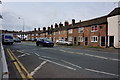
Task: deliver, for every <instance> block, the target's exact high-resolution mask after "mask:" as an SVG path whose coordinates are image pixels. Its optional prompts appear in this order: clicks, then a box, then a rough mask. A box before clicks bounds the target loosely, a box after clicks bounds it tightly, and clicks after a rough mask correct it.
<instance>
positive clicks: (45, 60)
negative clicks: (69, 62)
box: [39, 57, 76, 70]
mask: <svg viewBox="0 0 120 80" xmlns="http://www.w3.org/2000/svg"><path fill="white" fill-rule="evenodd" d="M39 59H42V60H45V61H48V62H50V63H53V64H56V65H59V66H62V67H65V68H67V69H71V70H76V69H75V68H72V67H69V66H66V65H63V64H59V63H56V62H53V61H51V60H48V59H44V58H41V57H39Z"/></svg>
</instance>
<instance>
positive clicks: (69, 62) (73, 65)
mask: <svg viewBox="0 0 120 80" xmlns="http://www.w3.org/2000/svg"><path fill="white" fill-rule="evenodd" d="M61 61H63V62H65V63H68V64H70V65H72V66H75V67H77V68H80V69H82V67H80V66H78V65H75V64H73V63H70V62H67V61H65V60H61Z"/></svg>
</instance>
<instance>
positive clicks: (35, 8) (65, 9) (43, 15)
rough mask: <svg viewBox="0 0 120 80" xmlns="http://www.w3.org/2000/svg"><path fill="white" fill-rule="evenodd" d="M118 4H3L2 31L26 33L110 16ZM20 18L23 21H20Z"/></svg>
mask: <svg viewBox="0 0 120 80" xmlns="http://www.w3.org/2000/svg"><path fill="white" fill-rule="evenodd" d="M116 7H117V3H116V2H12V1H11V2H3V4H2V16H3V20H2V29H4V30H12V31H13V30H15V31H16V30H17V31H20V30H22V29H23V25H24V27H25V31H31V30H33V29H34V28H38V27H40V28H41V30H42V28H43V27H48V26H50V25H54V24H55V23H57V24H59V23H60V22H62V23H63V24H64V22H65V21H68V22H69V23H70V24H71V22H72V19H75V20H76V22H79V21H80V20H82V21H84V20H89V19H93V18H97V17H101V16H105V15H107V14H109V13H110V12H111V11H112V10H113V9H114V8H116ZM19 17H20V18H21V19H19Z"/></svg>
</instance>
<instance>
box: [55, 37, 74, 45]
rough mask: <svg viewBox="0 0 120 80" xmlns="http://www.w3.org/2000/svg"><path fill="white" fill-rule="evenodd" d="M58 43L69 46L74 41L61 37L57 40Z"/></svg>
mask: <svg viewBox="0 0 120 80" xmlns="http://www.w3.org/2000/svg"><path fill="white" fill-rule="evenodd" d="M56 44H58V45H67V46H69V45H72V42H70V41H65V40H63V39H60V40H57V41H56Z"/></svg>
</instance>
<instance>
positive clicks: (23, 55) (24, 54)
mask: <svg viewBox="0 0 120 80" xmlns="http://www.w3.org/2000/svg"><path fill="white" fill-rule="evenodd" d="M26 55H30V54H29V53H25V54H22V55H19V56H18V57H23V56H26Z"/></svg>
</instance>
